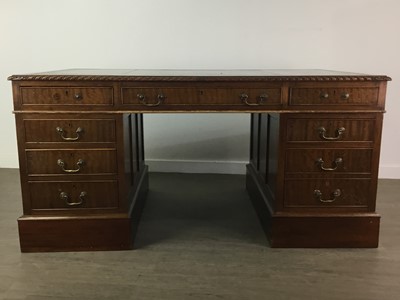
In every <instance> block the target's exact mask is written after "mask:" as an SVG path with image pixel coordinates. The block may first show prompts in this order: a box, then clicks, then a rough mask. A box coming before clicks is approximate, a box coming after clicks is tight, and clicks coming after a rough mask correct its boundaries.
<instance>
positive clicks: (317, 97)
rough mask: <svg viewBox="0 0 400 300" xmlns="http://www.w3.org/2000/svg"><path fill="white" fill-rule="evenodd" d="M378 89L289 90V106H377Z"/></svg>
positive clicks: (327, 88)
mask: <svg viewBox="0 0 400 300" xmlns="http://www.w3.org/2000/svg"><path fill="white" fill-rule="evenodd" d="M378 94H379V88H377V87H368V88H354V87H349V88H346V87H337V88H334V87H326V88H325V87H319V88H308V87H307V88H306V87H304V88H303V87H301V88H300V87H299V88H291V89H290V98H289V104H290V105H341V106H342V105H343V106H346V105H361V106H362V105H368V106H370V105H377V104H378Z"/></svg>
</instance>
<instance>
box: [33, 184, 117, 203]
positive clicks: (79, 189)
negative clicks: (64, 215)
mask: <svg viewBox="0 0 400 300" xmlns="http://www.w3.org/2000/svg"><path fill="white" fill-rule="evenodd" d="M29 197H30V203H31V208H32V210H52V209H94V208H97V209H104V208H108V209H110V208H117V207H118V184H117V182H116V181H79V182H69V181H61V182H59V181H46V182H44V181H31V182H29Z"/></svg>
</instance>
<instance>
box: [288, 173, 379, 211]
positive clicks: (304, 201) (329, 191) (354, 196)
mask: <svg viewBox="0 0 400 300" xmlns="http://www.w3.org/2000/svg"><path fill="white" fill-rule="evenodd" d="M373 197H374V195H373V194H372V187H371V180H370V179H329V180H325V179H298V178H297V179H289V180H285V193H284V205H285V207H304V208H306V207H319V208H323V207H326V208H331V207H343V206H346V207H348V206H353V207H359V208H367V207H368V204H369V203H370V199H371V198H373Z"/></svg>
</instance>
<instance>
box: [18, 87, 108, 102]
mask: <svg viewBox="0 0 400 300" xmlns="http://www.w3.org/2000/svg"><path fill="white" fill-rule="evenodd" d="M21 99H22V104H23V105H49V104H50V105H108V106H110V105H113V88H112V87H21Z"/></svg>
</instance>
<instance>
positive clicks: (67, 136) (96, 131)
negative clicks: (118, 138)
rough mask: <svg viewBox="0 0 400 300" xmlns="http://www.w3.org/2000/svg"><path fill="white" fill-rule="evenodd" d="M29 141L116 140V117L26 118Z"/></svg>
mask: <svg viewBox="0 0 400 300" xmlns="http://www.w3.org/2000/svg"><path fill="white" fill-rule="evenodd" d="M24 128H25V141H26V142H27V143H49V142H50V143H58V142H68V143H74V142H82V143H102V142H115V120H114V119H108V120H107V119H57V120H55V119H25V120H24Z"/></svg>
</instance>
